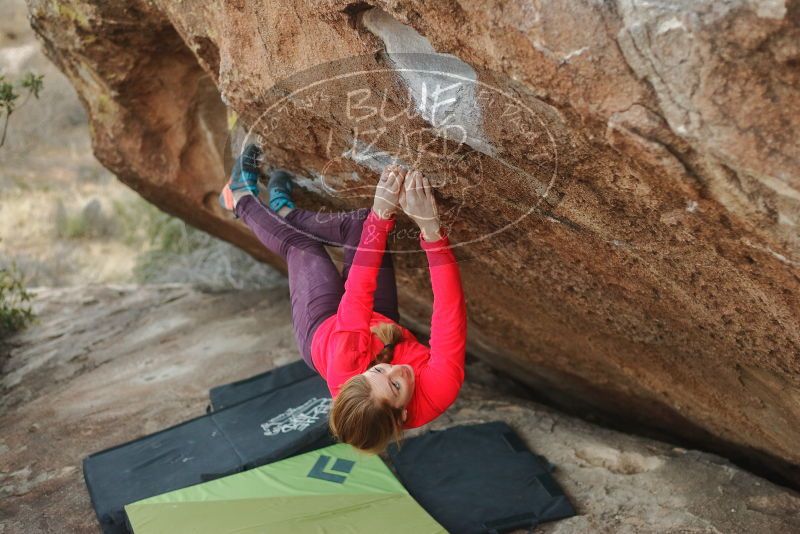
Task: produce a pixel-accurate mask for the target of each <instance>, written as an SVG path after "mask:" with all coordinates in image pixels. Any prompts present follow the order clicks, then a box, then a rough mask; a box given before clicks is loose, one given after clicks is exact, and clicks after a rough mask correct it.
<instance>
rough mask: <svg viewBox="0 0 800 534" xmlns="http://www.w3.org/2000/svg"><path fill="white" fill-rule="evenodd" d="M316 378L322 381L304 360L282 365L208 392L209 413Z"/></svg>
mask: <svg viewBox="0 0 800 534" xmlns="http://www.w3.org/2000/svg"><path fill="white" fill-rule="evenodd" d="M314 377H316V378H317V380H318V381H320V382H321V381H322V378H320V377H319V375H318V374H317V372H316V371H314V370H313V369H311V368H310V367H309V366H308V365H307V364H306V362H304V361H303V360H298V361H296V362H292V363H288V364H286V365H281V366H280V367H276V368H275V369H270V370H269V371H267V372H266V373H261V374H260V375H255V376H253V377H250V378H245V379H244V380H239V381H238V382H232V383H230V384H225V385H222V386H217V387H215V388H212V389H211V391H209V392H208V396H209V398H210V400H211V406H210V409H209V411H211V410H222V409H223V408H227V407H228V406H233V405H234V404H238V403H240V402H242V401H246V400H247V399H251V398H253V397H257V396H258V395H263V394H264V393H266V392H268V391H273V390H275V389H278V388H282V387H284V386H290V385H292V384H294V383H295V382H300V381H301V380H307V379H309V378H314Z"/></svg>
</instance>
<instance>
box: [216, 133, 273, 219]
mask: <svg viewBox="0 0 800 534" xmlns="http://www.w3.org/2000/svg"><path fill="white" fill-rule="evenodd" d="M261 154H262V151H261V147H259V146H258V145H256V144H250V145H247V146H246V147H245V149H244V151H242V154H241V155H240V156H239V158H238V159H237V160H236V163H234V165H233V169H232V170H231V177H230V180H228V183H227V184H225V187H223V188H222V192H221V193H220V194H219V204H220V206H222V207H223V208H225V209H227V210H230V211H234V209H233V208H234V204H235V203H234V194H233V193H234V192H235V191H245V190H246V191H250V192H251V193H252V194H253V195H254V196H256V197H258V193H259V191H258V177H259V175H260V174H261V169H260V168H259V163H260V162H259V159H260V158H261Z"/></svg>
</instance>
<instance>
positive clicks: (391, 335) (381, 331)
mask: <svg viewBox="0 0 800 534" xmlns="http://www.w3.org/2000/svg"><path fill="white" fill-rule="evenodd" d="M370 331H371V332H372V333H373V334H375V335H376V336H378V339H380V340H381V341H383V348H382V349H381V351H380V352H379V353H378V354H377V355H376V356H375V359H374V360H372V362H370V364H369V366H368V367H367V369H369V368H370V367H372V366H373V365H375V364H378V363H391V361H392V359H393V358H394V347H395V345H397V344H398V343H400V342H401V341H402V340H403V330H402V328H400V326H399V325H398V324H397V323H378V324H376V325H375V326H373V327H371V328H370Z"/></svg>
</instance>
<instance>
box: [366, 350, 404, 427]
mask: <svg viewBox="0 0 800 534" xmlns="http://www.w3.org/2000/svg"><path fill="white" fill-rule="evenodd" d="M362 374H363V375H364V376H365V377H366V378H367V380H369V383H370V386H372V394H373V395H374V396H375V398H377V399H381V400H383V399H385V400H386V401H387V402H388V403H389V404H390V405H391V406H394V407H395V408H405V407H406V406H407V405H408V403H409V402H410V401H411V395H412V394H413V393H414V369H413V368H412V367H411V366H410V365H405V364H404V365H391V364H388V363H378V364H375V365H374V366H372V367H370V368H369V369H367V370H366V371H364V372H363V373H362ZM403 418H404V419H405V413H404V414H403Z"/></svg>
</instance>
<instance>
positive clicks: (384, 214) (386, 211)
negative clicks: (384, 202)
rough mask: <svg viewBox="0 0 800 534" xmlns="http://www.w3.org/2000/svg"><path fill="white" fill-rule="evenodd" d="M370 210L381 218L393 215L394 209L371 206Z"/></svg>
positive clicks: (389, 217)
mask: <svg viewBox="0 0 800 534" xmlns="http://www.w3.org/2000/svg"><path fill="white" fill-rule="evenodd" d="M372 211H373V213H375V215H377V216H378V217H380V218H381V219H391V218H392V217H394V210H391V209H388V208H384V209H381V208H376V207H375V206H372Z"/></svg>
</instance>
